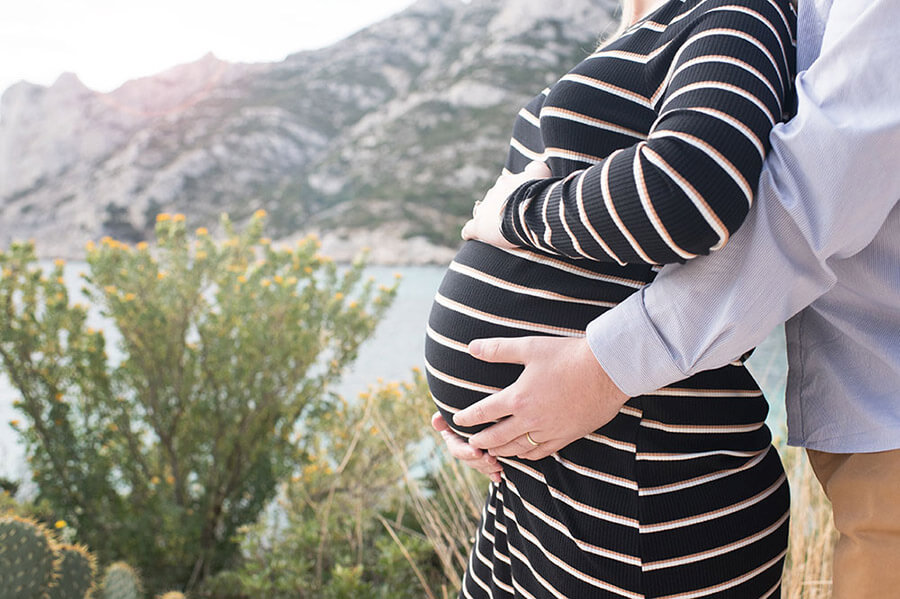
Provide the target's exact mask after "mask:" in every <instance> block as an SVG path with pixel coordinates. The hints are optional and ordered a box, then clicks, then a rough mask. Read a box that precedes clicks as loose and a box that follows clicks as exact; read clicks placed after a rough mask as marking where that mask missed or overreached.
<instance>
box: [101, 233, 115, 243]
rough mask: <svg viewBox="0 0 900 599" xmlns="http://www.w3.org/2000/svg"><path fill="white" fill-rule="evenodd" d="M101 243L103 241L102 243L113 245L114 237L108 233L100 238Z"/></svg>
mask: <svg viewBox="0 0 900 599" xmlns="http://www.w3.org/2000/svg"><path fill="white" fill-rule="evenodd" d="M100 243H101V244H102V245H112V244H113V238H112V237H110V236H109V235H106V236H105V237H103V239H101V240H100Z"/></svg>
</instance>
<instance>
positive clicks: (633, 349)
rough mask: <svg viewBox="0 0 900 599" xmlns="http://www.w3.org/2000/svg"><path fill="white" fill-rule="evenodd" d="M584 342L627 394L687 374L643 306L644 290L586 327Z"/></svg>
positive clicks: (651, 388) (644, 391)
mask: <svg viewBox="0 0 900 599" xmlns="http://www.w3.org/2000/svg"><path fill="white" fill-rule="evenodd" d="M586 335H587V342H588V345H590V347H591V351H592V352H593V353H594V357H596V358H597V361H598V362H599V363H600V366H601V367H602V368H603V370H605V371H606V374H607V375H608V376H609V378H610V379H612V381H613V382H614V383H615V384H616V386H617V387H618V388H619V389H621V390H622V391H623V392H624V393H626V394H628V395H629V396H631V397H636V396H638V395H644V394H647V393H651V392H653V391H656V390H657V389H661V388H662V387H665V386H667V385H671V384H672V383H675V382H677V381H680V380H682V379H685V378H687V376H688V375H687V374H685V373H684V372H682V371H681V369H680V368H678V366H677V364H676V363H675V360H673V359H672V355H671V353H670V352H669V348H668V347H667V346H666V344H665V343H664V342H663V340H662V338H661V337H660V335H659V332H658V331H657V330H656V327H655V326H654V325H653V321H652V320H651V319H650V316H649V315H648V314H647V310H646V308H645V307H644V290H643V289H641V290H639V291H638V292H636V293H634V294H632V295H631V296H629V297H628V298H627V299H626V300H625V301H623V302H622V303H620V304H619V305H618V306H616V307H615V308H613V309H611V310H609V311H608V312H606V313H604V314H603V315H602V316H599V317H598V318H596V319H594V320H593V321H592V322H591V323H590V324H589V325H588V327H587V331H586Z"/></svg>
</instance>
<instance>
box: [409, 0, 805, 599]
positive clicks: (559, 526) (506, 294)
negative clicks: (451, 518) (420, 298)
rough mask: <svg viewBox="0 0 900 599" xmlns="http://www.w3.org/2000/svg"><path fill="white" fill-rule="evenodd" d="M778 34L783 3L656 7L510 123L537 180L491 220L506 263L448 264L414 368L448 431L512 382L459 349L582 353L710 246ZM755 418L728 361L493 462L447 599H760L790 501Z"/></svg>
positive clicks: (773, 578) (770, 121) (739, 188)
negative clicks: (540, 453) (569, 343)
mask: <svg viewBox="0 0 900 599" xmlns="http://www.w3.org/2000/svg"><path fill="white" fill-rule="evenodd" d="M794 23H795V18H794V14H793V12H792V9H791V7H790V5H789V3H788V2H787V1H786V0H771V1H768V0H669V2H667V3H666V4H665V5H663V6H662V7H661V8H659V9H658V10H656V11H655V12H653V13H652V14H651V15H650V16H648V17H647V18H645V19H644V20H642V21H640V22H638V23H637V24H635V25H634V26H633V27H631V28H630V29H629V30H628V31H626V32H625V34H624V35H623V36H622V37H620V38H619V39H618V40H616V41H614V42H613V43H611V44H609V45H607V46H605V47H603V48H601V49H599V50H597V51H596V52H594V53H593V54H592V55H590V56H589V57H587V58H586V59H585V60H584V61H582V62H581V63H580V64H578V65H577V66H576V67H575V68H574V69H573V70H572V71H570V72H569V73H567V74H566V75H565V76H563V77H562V78H561V79H560V80H559V81H558V82H557V83H555V84H554V85H553V86H551V87H550V88H548V89H547V90H544V92H542V93H541V94H540V95H538V96H537V97H536V98H534V99H533V100H532V101H531V102H529V103H528V104H527V105H526V106H525V107H524V108H523V109H522V110H521V111H520V113H519V117H518V118H517V119H516V122H515V125H514V129H513V139H512V140H511V143H510V149H509V154H508V158H507V162H506V169H507V170H508V171H509V172H520V171H522V170H523V169H524V167H525V165H526V164H528V162H530V161H531V160H534V159H542V160H546V161H547V164H548V165H549V166H550V169H551V171H552V174H553V176H552V177H551V178H549V179H546V180H541V181H536V182H531V183H528V184H526V185H523V186H522V187H521V188H519V189H518V190H517V191H516V192H515V193H514V194H513V195H512V196H511V198H510V200H509V202H508V204H507V208H506V214H505V220H504V224H503V231H504V235H505V236H506V237H507V238H508V239H510V241H513V242H514V243H516V244H517V245H519V246H520V248H519V249H515V250H501V249H498V248H495V247H491V246H489V245H486V244H483V243H480V242H475V241H472V242H467V243H465V244H464V245H463V247H462V248H461V250H460V252H459V254H458V255H457V256H456V257H455V259H454V260H453V262H452V263H451V265H450V267H449V269H448V271H447V273H446V275H445V277H444V280H443V281H442V283H441V286H440V288H439V290H438V293H437V296H436V298H435V302H434V305H433V308H432V312H431V315H430V317H429V322H428V326H427V336H426V350H425V351H426V356H425V357H426V368H427V374H428V381H429V385H430V388H431V393H432V395H433V398H434V401H435V403H436V405H437V406H438V408H439V409H440V411H441V412H442V414H443V415H444V417H445V418H446V419H447V421H448V422H450V423H452V415H453V414H454V413H456V412H458V411H459V410H461V409H463V408H465V407H467V406H469V405H471V404H472V403H474V402H476V401H478V400H480V399H482V398H484V397H485V396H486V395H488V394H491V393H493V392H496V391H498V390H500V389H502V388H504V387H506V386H508V385H510V384H512V383H513V382H514V381H515V380H516V378H517V377H518V376H519V374H520V373H521V366H518V365H512V364H489V363H486V362H481V361H479V360H475V359H474V358H472V357H470V356H469V355H468V353H467V352H466V345H467V344H468V343H469V342H470V341H471V340H473V339H478V338H486V337H521V336H527V335H554V336H568V337H579V336H583V335H584V330H585V328H586V326H587V324H588V323H589V322H590V321H591V320H593V319H594V318H596V317H597V316H598V315H599V314H601V313H603V312H604V311H605V310H607V309H609V308H610V307H612V306H614V305H615V304H616V303H618V302H620V301H622V300H623V299H624V298H626V297H627V296H628V295H630V294H631V293H633V292H634V291H635V290H637V289H640V288H641V287H642V286H643V285H646V284H647V283H649V282H650V281H652V279H653V277H654V275H655V272H656V269H657V268H658V265H660V264H665V263H671V262H678V261H682V260H686V259H690V258H691V257H693V256H696V255H698V254H705V253H708V252H709V251H711V250H714V249H717V248H718V247H721V245H722V244H724V243H725V242H726V241H727V238H728V235H729V234H730V233H732V232H733V231H734V230H735V229H737V227H738V226H739V225H740V223H741V221H742V220H743V218H744V217H745V215H746V213H747V210H748V208H749V206H750V202H751V200H752V191H753V188H754V186H755V182H756V180H757V178H758V176H759V172H760V169H761V167H762V160H763V156H764V154H765V151H766V150H767V149H768V142H767V139H768V133H769V130H770V129H771V127H772V126H773V125H774V124H775V122H777V121H779V120H781V118H782V116H783V115H784V114H785V113H786V112H787V111H788V109H789V106H787V104H788V103H789V98H790V95H791V80H792V76H793V70H794V66H793V65H794V45H793V44H794V42H793V31H794ZM723 276H724V273H723ZM673 317H677V315H673ZM767 413H768V405H767V403H766V401H765V399H764V397H763V396H762V392H761V391H760V390H759V388H758V386H757V385H756V382H755V381H754V380H753V378H752V377H751V376H750V374H749V373H748V371H747V370H746V369H745V368H744V367H743V365H741V364H740V362H735V363H734V364H732V365H729V366H726V367H724V368H721V369H718V370H714V371H709V372H705V373H702V374H700V375H696V376H694V377H691V378H690V379H687V380H685V381H682V382H681V383H678V384H677V385H674V386H671V387H666V388H664V389H660V390H658V391H657V392H655V393H654V394H651V395H645V396H641V397H636V398H632V399H631V400H629V401H628V403H627V404H626V405H625V406H624V407H623V408H622V410H621V411H620V412H619V414H618V416H616V417H615V418H614V419H613V420H612V421H610V422H609V423H608V424H607V425H605V426H604V427H602V428H600V429H598V430H597V431H595V432H594V433H593V434H591V435H588V436H587V437H585V438H583V439H580V440H578V441H576V442H574V443H572V444H571V445H569V446H567V447H565V448H563V449H562V450H560V451H559V452H557V453H555V454H553V455H552V456H550V457H547V458H544V459H542V460H539V461H528V460H522V459H518V458H511V459H506V458H502V459H501V461H502V463H503V470H504V473H503V478H502V480H501V482H500V483H499V484H491V485H490V490H489V496H488V498H487V501H486V503H485V507H484V512H483V514H482V521H481V523H480V525H479V528H478V530H477V534H476V541H475V545H474V547H473V550H472V553H471V556H470V559H469V564H468V568H467V571H466V575H465V578H464V581H463V588H462V589H461V591H460V597H464V598H467V599H482V598H488V597H490V598H507V597H526V598H528V597H536V598H542V597H570V598H593V597H599V598H604V597H631V598H639V597H641V598H643V597H654V598H663V597H672V598H674V597H678V598H689V597H722V598H726V597H727V598H730V599H743V598H758V597H777V596H778V593H779V588H780V586H779V584H780V578H781V572H782V566H783V560H784V555H785V549H786V545H787V530H788V501H789V496H788V495H789V494H788V488H787V482H786V479H785V475H784V471H783V469H782V466H781V462H780V460H779V458H778V455H777V453H776V451H775V450H774V448H772V446H771V434H770V432H769V430H768V428H767V427H766V425H765V418H766V415H767ZM454 428H455V429H456V430H457V431H458V432H459V433H460V434H462V435H463V436H469V435H471V434H472V433H473V432H474V431H475V430H477V428H460V427H454Z"/></svg>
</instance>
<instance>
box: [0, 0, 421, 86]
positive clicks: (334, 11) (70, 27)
mask: <svg viewBox="0 0 900 599" xmlns="http://www.w3.org/2000/svg"><path fill="white" fill-rule="evenodd" d="M412 3H413V0H252V1H251V0H240V1H235V0H153V2H148V1H147V0H132V1H130V2H129V1H123V0H25V1H18V2H5V3H4V4H6V6H4V7H3V10H2V17H0V57H2V60H0V92H2V90H5V89H6V88H7V87H9V86H10V85H12V84H13V83H16V82H17V81H20V80H23V79H24V80H26V81H30V82H32V83H38V84H41V85H50V84H51V83H53V82H54V81H55V80H56V78H57V77H59V75H60V74H61V73H64V72H74V73H75V74H76V75H78V77H79V79H81V81H82V82H83V83H84V84H85V85H87V86H88V87H90V88H92V89H95V90H97V91H104V92H105V91H111V90H113V89H115V88H116V87H118V86H119V85H121V84H122V83H124V82H125V81H127V80H129V79H134V78H137V77H143V76H146V75H152V74H154V73H158V72H160V71H163V70H165V69H167V68H169V67H172V66H175V65H177V64H183V63H186V62H191V61H194V60H196V59H198V58H200V57H201V56H203V55H204V54H206V53H207V52H212V53H213V54H215V55H216V56H217V57H219V58H221V59H223V60H228V61H232V62H271V61H278V60H281V59H283V58H284V57H285V56H287V55H288V54H291V53H292V52H296V51H298V50H306V49H312V48H321V47H323V46H327V45H329V44H331V43H333V42H336V41H338V40H340V39H342V38H344V37H346V36H348V35H350V34H351V33H353V32H355V31H358V30H359V29H361V28H363V27H365V26H366V25H368V24H370V23H374V22H376V21H378V20H381V19H383V18H385V17H387V16H389V15H391V14H393V13H396V12H398V11H400V10H402V9H403V8H405V7H407V6H409V5H410V4H412Z"/></svg>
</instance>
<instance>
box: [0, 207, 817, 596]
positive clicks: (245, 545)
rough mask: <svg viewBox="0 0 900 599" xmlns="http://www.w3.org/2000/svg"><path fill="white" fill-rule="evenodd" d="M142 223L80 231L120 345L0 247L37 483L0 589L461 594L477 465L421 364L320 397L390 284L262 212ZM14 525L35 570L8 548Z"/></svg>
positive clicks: (795, 472)
mask: <svg viewBox="0 0 900 599" xmlns="http://www.w3.org/2000/svg"><path fill="white" fill-rule="evenodd" d="M157 220H158V222H157V224H156V240H155V244H154V245H153V246H152V248H151V246H149V245H147V244H143V243H141V244H138V245H137V246H134V247H131V246H128V245H126V244H124V243H122V242H119V241H116V240H114V239H111V238H105V239H104V240H102V241H101V242H100V243H99V244H96V245H93V244H90V245H89V247H88V251H87V263H88V267H89V271H88V272H87V273H86V274H85V275H84V281H83V286H84V290H83V293H84V294H85V296H86V300H87V301H88V302H90V303H91V304H93V305H99V306H101V307H102V311H103V314H104V316H106V317H107V318H108V319H109V320H110V322H111V323H112V324H113V325H114V328H115V331H116V332H117V336H116V338H117V339H118V346H119V347H117V348H116V351H115V352H112V353H113V355H114V356H115V358H110V354H108V353H107V349H109V348H107V346H106V337H105V335H104V333H103V332H100V331H97V330H93V329H91V328H90V327H88V326H87V314H86V310H87V308H86V307H85V306H84V305H82V304H80V303H78V302H75V301H73V298H70V297H69V292H68V291H67V288H66V286H65V285H64V281H63V277H62V269H63V266H64V264H63V263H62V262H61V261H57V262H56V263H55V264H54V265H53V266H52V268H51V269H50V270H47V271H45V268H44V267H42V264H41V263H39V262H38V261H37V260H36V258H35V250H34V247H33V245H32V244H30V243H16V244H13V245H12V246H11V247H10V248H9V249H8V251H5V252H3V253H2V254H0V267H2V271H3V277H2V279H0V306H2V310H0V360H2V367H3V369H4V370H5V372H6V374H7V375H8V377H9V379H10V381H11V382H12V384H13V386H14V388H15V389H16V390H17V392H18V393H19V395H20V399H19V401H18V402H17V403H16V409H17V411H18V413H19V414H20V416H21V417H20V418H17V419H16V420H13V421H12V422H10V425H11V426H12V427H13V428H14V429H15V430H16V431H17V432H18V434H19V435H20V436H21V438H22V440H23V442H24V445H25V448H26V455H27V460H28V464H29V469H30V474H31V478H32V479H33V483H34V489H35V493H33V494H30V495H29V496H28V497H24V496H23V493H21V492H20V491H19V484H18V482H17V481H0V487H2V489H3V491H2V494H0V589H3V590H0V597H2V598H3V599H6V598H7V597H10V598H16V599H19V598H22V599H25V598H28V599H30V598H31V597H38V596H42V595H39V594H28V593H30V592H31V590H29V589H31V587H27V588H26V586H23V585H19V586H18V587H15V586H14V585H13V584H12V582H11V581H15V580H25V579H27V580H32V581H40V580H45V581H51V580H54V579H56V583H55V585H56V586H55V587H53V588H54V589H55V590H54V591H53V592H54V593H56V594H55V595H53V596H64V597H76V598H79V599H81V598H83V597H85V596H86V595H85V593H86V592H87V590H90V592H92V593H93V596H94V597H102V598H109V599H113V598H114V597H129V598H135V599H136V598H138V597H153V596H161V594H162V593H166V592H174V591H177V592H184V593H186V594H187V596H189V597H196V598H200V597H207V598H217V599H250V598H254V597H261V596H266V597H270V598H272V599H298V598H301V599H302V598H307V597H310V598H311V597H317V598H318V597H325V598H350V597H373V598H381V597H383V598H387V597H391V598H401V599H403V598H410V599H412V598H414V597H428V598H432V599H439V598H440V599H443V598H446V597H455V596H456V593H457V590H458V588H459V585H460V580H461V574H462V572H463V571H464V570H465V567H466V563H467V560H468V551H469V548H470V546H471V543H472V535H473V531H474V529H475V526H476V525H477V522H478V519H479V517H480V513H481V509H482V502H483V498H484V496H485V494H486V489H487V484H488V481H487V479H485V478H483V477H482V476H481V475H479V474H477V473H475V472H473V471H470V470H468V469H466V468H465V467H462V466H460V465H459V464H457V463H456V462H455V461H453V460H452V459H450V458H449V457H448V456H447V455H445V454H444V453H443V451H442V449H443V443H442V442H441V441H440V439H439V438H438V437H436V435H435V434H434V433H433V432H432V431H431V429H430V427H429V426H428V420H429V415H430V413H431V411H432V404H431V401H430V399H429V395H428V390H427V387H426V385H425V382H424V379H423V377H422V376H421V373H419V372H418V371H416V370H414V371H413V372H411V373H410V376H409V378H408V380H406V381H403V382H384V381H379V382H377V383H376V384H373V385H372V386H371V387H370V388H369V390H368V391H367V392H364V393H361V394H360V395H359V397H355V398H343V397H341V396H339V395H338V394H336V393H335V392H334V391H333V387H334V384H335V382H336V381H337V380H338V379H339V377H340V375H341V373H342V372H343V371H344V370H345V369H346V368H347V367H348V366H349V365H350V364H351V363H352V362H353V360H354V359H355V357H356V355H357V351H358V348H359V346H360V344H361V343H362V342H363V341H364V340H365V339H366V338H367V337H368V336H370V335H371V333H372V331H373V330H374V328H375V325H376V324H377V322H378V321H379V319H380V318H381V317H382V315H383V314H384V312H385V310H386V309H387V308H388V307H389V306H390V304H391V301H392V299H393V297H394V296H395V294H396V290H397V285H398V284H399V280H398V281H397V282H396V283H395V284H394V285H392V286H384V285H381V286H376V285H375V282H374V281H373V280H371V279H366V278H365V276H364V266H365V261H364V260H363V259H360V260H357V261H356V262H354V263H353V264H352V265H349V266H344V267H339V266H337V265H336V264H335V263H334V262H332V261H331V260H329V259H328V258H327V257H325V256H322V255H321V254H320V253H319V252H318V249H319V248H318V245H319V244H318V241H317V240H316V239H315V238H312V237H309V238H306V239H303V240H301V241H300V242H298V243H297V244H296V245H294V246H292V247H273V245H272V243H271V242H270V241H269V240H268V239H267V238H265V237H264V235H263V233H264V224H265V220H266V215H265V213H264V212H262V211H259V212H258V213H257V214H255V215H254V216H253V218H252V219H251V221H250V223H249V225H248V226H247V227H246V228H245V229H244V230H242V231H236V230H235V228H234V227H233V226H232V225H231V224H230V222H229V221H228V219H227V218H224V219H223V221H222V223H221V230H223V231H225V234H224V235H223V236H222V237H221V238H219V239H213V237H212V236H211V235H210V234H209V232H208V231H207V230H206V229H205V228H199V229H196V230H195V231H193V232H191V231H188V230H187V228H186V226H185V220H184V217H182V216H181V215H169V214H165V213H164V214H162V215H160V216H159V217H158V219H157ZM783 455H785V459H786V464H787V469H788V471H789V475H790V477H791V484H792V493H793V496H794V513H793V527H792V537H791V553H790V555H789V557H788V571H787V575H786V579H785V587H784V595H783V596H784V597H788V598H790V599H799V598H818V597H827V596H828V594H829V590H830V589H829V584H828V581H829V579H830V573H829V572H828V567H829V564H830V553H829V552H830V546H831V541H832V539H833V534H834V532H833V529H832V528H831V523H830V511H829V508H828V505H827V502H826V501H825V500H824V498H823V497H822V495H821V493H820V492H819V489H818V486H817V484H816V483H815V481H814V480H813V478H812V476H811V474H810V472H809V469H808V466H807V464H806V460H805V458H804V457H803V456H802V455H801V454H799V453H798V452H797V451H796V450H793V449H787V450H786V451H783ZM19 518H25V519H26V520H20V519H19ZM4 527H9V530H7V528H4ZM23 527H24V528H26V529H28V530H32V529H34V531H36V532H33V533H29V535H26V536H29V538H32V537H33V538H34V539H35V540H34V541H33V542H34V543H37V544H38V545H39V546H41V547H45V548H44V549H42V550H41V552H37V551H35V552H33V553H34V554H35V555H43V556H45V558H46V560H45V562H37V563H35V564H31V565H29V566H27V567H26V566H24V565H22V564H21V561H19V562H15V563H13V561H11V559H8V558H10V555H13V554H15V553H16V552H15V551H10V548H11V547H13V545H12V542H13V541H12V540H11V539H13V536H11V535H13V533H11V532H10V530H12V529H14V528H15V529H17V530H18V529H22V528H23ZM18 534H19V535H20V537H18V538H22V537H21V534H22V533H21V532H20V533H18ZM42 539H43V540H42ZM73 543H81V544H83V545H77V544H73ZM4 548H6V551H4V550H3V549H4ZM64 556H68V557H64ZM42 564H43V565H42ZM66 564H68V565H69V570H71V572H68V571H67V572H68V573H67V572H63V566H64V565H66ZM76 566H77V567H76ZM39 573H43V574H42V575H39ZM42 576H43V578H42ZM17 577H18V578H17ZM85 580H86V581H87V583H84V581H85ZM79 581H80V582H79ZM35 584H37V583H35ZM48 584H49V582H48ZM16 588H17V589H18V591H16V590H9V589H16ZM123 589H124V590H123ZM35 592H43V591H40V590H38V591H35ZM4 593H5V594H4ZM10 593H12V594H10ZM16 593H18V594H16ZM177 596H180V595H173V594H170V595H169V596H168V597H167V599H173V598H174V597H177Z"/></svg>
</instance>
